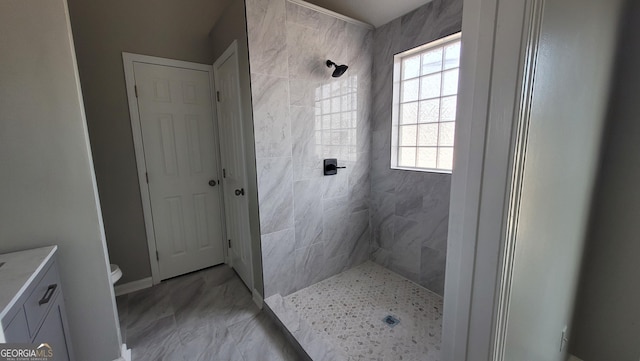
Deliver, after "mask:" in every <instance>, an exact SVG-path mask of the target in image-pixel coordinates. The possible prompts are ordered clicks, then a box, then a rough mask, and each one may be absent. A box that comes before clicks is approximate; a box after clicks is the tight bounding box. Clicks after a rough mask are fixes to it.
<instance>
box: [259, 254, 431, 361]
mask: <svg viewBox="0 0 640 361" xmlns="http://www.w3.org/2000/svg"><path fill="white" fill-rule="evenodd" d="M265 302H266V303H267V305H269V307H270V308H271V309H272V310H273V311H274V313H275V314H276V315H277V316H278V318H279V319H280V320H281V321H282V323H283V324H284V325H285V326H286V327H287V329H288V330H289V332H290V333H292V334H293V336H294V337H296V340H298V343H300V344H301V346H302V347H303V348H304V349H305V351H306V352H307V354H309V355H310V356H311V357H312V359H313V360H314V361H318V360H324V359H326V357H324V356H323V354H322V353H321V352H317V351H318V350H315V348H317V347H314V345H317V344H318V343H319V342H322V343H325V344H330V345H332V346H333V349H335V350H334V351H335V354H336V355H338V356H337V357H332V358H333V359H345V360H349V361H356V360H358V361H361V360H362V361H364V360H367V361H369V360H372V361H373V360H375V361H390V360H410V361H414V360H415V361H418V360H420V361H440V341H441V333H442V309H443V299H442V297H441V296H439V295H437V294H435V293H433V292H431V291H429V290H427V289H425V288H423V287H421V286H420V285H418V284H416V283H413V282H411V281H409V280H407V279H406V278H404V277H402V276H400V275H398V274H396V273H394V272H392V271H390V270H388V269H386V268H384V267H382V266H379V265H378V264H376V263H373V262H371V261H368V262H365V263H363V264H361V265H360V266H357V267H355V268H352V269H350V270H347V271H345V272H343V273H340V274H338V275H336V276H334V277H331V278H328V279H326V280H324V281H322V282H319V283H316V284H314V285H312V286H310V287H307V288H304V289H302V290H300V291H298V292H295V293H293V294H291V295H288V296H286V297H284V298H279V295H276V297H273V298H269V299H267V300H265ZM282 314H284V316H283V317H281V315H282ZM388 315H391V316H393V317H395V318H396V319H398V320H399V321H400V322H399V323H398V324H396V325H394V326H393V327H391V326H389V325H388V324H386V323H385V322H384V321H383V319H384V318H385V317H386V316H388ZM292 320H293V321H292ZM290 325H294V327H293V328H294V330H293V332H292V327H291V326H290ZM308 328H311V329H312V330H314V331H315V334H316V336H319V337H320V338H317V337H315V338H313V339H314V341H313V342H307V341H308V340H310V339H311V335H310V332H309V331H307V330H306V329H308ZM298 335H301V337H302V338H303V339H302V340H300V339H299V337H300V336H298ZM305 344H306V345H305ZM315 355H318V356H315Z"/></svg>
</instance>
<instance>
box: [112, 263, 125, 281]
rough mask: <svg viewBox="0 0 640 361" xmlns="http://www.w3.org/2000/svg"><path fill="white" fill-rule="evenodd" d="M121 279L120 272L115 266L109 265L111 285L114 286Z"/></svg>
mask: <svg viewBox="0 0 640 361" xmlns="http://www.w3.org/2000/svg"><path fill="white" fill-rule="evenodd" d="M120 277H122V271H121V270H120V267H118V265H117V264H113V263H112V264H111V283H113V284H115V283H116V282H118V280H119V279H120Z"/></svg>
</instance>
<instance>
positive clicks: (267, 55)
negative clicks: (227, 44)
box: [245, 0, 288, 76]
mask: <svg viewBox="0 0 640 361" xmlns="http://www.w3.org/2000/svg"><path fill="white" fill-rule="evenodd" d="M245 4H246V11H247V37H248V42H249V61H250V63H251V72H252V73H260V74H269V75H275V76H287V72H288V70H287V36H286V24H285V19H286V16H285V0H246V2H245Z"/></svg>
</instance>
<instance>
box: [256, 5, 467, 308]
mask: <svg viewBox="0 0 640 361" xmlns="http://www.w3.org/2000/svg"><path fill="white" fill-rule="evenodd" d="M246 12H247V29H248V42H249V62H250V71H251V87H252V98H253V99H252V101H253V117H254V132H255V145H256V167H257V178H258V198H259V211H260V226H261V245H262V263H263V278H264V298H265V299H267V300H268V299H269V298H270V297H273V296H275V297H277V298H278V300H282V298H283V297H284V298H285V300H284V301H285V302H286V299H287V296H289V295H292V294H295V293H296V292H298V291H299V292H304V289H305V288H307V287H309V286H313V285H318V284H319V282H321V281H325V280H327V279H329V278H331V277H332V276H335V277H338V279H339V278H340V277H343V276H341V275H342V273H343V272H345V271H349V270H351V269H354V267H355V268H357V267H358V266H360V265H362V264H363V263H365V262H367V261H373V262H375V263H376V264H377V266H375V267H378V268H375V269H376V271H375V272H368V273H367V272H365V273H363V275H364V274H368V275H371V274H386V273H385V272H387V271H388V270H390V271H393V273H394V274H398V275H400V276H402V277H404V278H403V279H404V280H405V281H406V282H411V281H412V282H414V283H416V284H418V285H420V286H422V287H424V288H426V289H427V290H429V291H430V292H428V293H431V294H433V295H434V297H436V298H435V299H437V298H438V297H440V301H439V302H440V303H441V296H442V295H443V291H444V275H445V274H444V273H445V264H446V247H447V228H448V213H449V196H450V179H451V175H450V174H443V173H427V172H417V171H407V170H394V169H391V168H390V157H391V153H390V147H391V108H392V89H393V78H392V75H393V55H394V54H396V53H398V52H401V51H405V50H408V49H411V48H414V47H416V46H419V45H422V44H425V43H428V42H431V41H434V40H437V39H439V38H442V37H445V36H447V35H451V34H454V33H457V32H459V31H460V29H461V23H462V0H433V1H431V2H429V3H427V4H426V5H424V6H422V7H420V8H418V9H417V10H414V11H413V12H411V13H409V14H407V15H404V16H402V17H400V18H398V19H395V20H393V21H392V22H390V23H388V24H386V25H383V26H382V27H379V28H376V29H373V28H368V27H365V26H363V25H360V24H355V23H352V22H348V21H345V20H343V19H341V18H338V17H333V16H331V15H328V14H327V13H324V12H320V11H316V10H314V9H312V8H310V7H307V6H304V4H301V3H298V2H297V1H295V0H291V1H289V0H247V1H246ZM326 60H332V61H334V62H336V63H337V64H347V65H348V66H349V69H348V71H347V72H346V73H345V74H344V75H343V76H342V77H340V78H332V77H331V72H332V69H329V68H327V66H326V65H325V62H326ZM325 158H337V159H338V165H339V166H345V167H346V169H340V170H339V171H338V174H337V175H333V176H324V175H323V171H322V169H323V159H325ZM371 265H373V263H372V264H371ZM380 266H382V267H380ZM362 267H364V269H367V270H369V269H371V268H370V267H373V266H366V265H365V266H362ZM380 270H382V271H380ZM385 270H387V271H385ZM336 275H337V276H336ZM350 277H351V276H350ZM363 277H369V278H370V276H363ZM394 277H395V276H394ZM381 279H387V278H385V277H382V278H381ZM327 282H331V281H327ZM338 283H339V282H338ZM414 283H411V284H412V285H413V284H414ZM322 284H323V285H325V286H326V284H327V283H326V282H324V283H322ZM342 284H345V283H342ZM417 287H419V286H417ZM300 290H303V291H300ZM414 294H415V292H414ZM434 302H435V303H437V301H434ZM427 303H428V304H432V303H433V302H431V301H429V302H427ZM439 312H441V310H439Z"/></svg>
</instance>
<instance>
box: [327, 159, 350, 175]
mask: <svg viewBox="0 0 640 361" xmlns="http://www.w3.org/2000/svg"><path fill="white" fill-rule="evenodd" d="M345 168H347V167H338V160H337V159H336V158H329V159H325V160H324V175H336V174H338V169H345Z"/></svg>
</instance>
